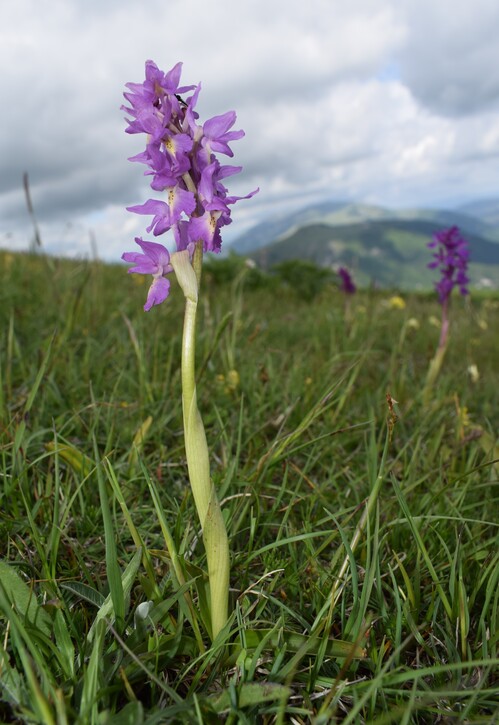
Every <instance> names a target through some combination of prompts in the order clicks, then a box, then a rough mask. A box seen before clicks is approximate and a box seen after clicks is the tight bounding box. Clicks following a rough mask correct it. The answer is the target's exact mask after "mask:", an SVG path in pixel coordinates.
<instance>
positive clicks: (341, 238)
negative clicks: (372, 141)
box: [235, 219, 499, 291]
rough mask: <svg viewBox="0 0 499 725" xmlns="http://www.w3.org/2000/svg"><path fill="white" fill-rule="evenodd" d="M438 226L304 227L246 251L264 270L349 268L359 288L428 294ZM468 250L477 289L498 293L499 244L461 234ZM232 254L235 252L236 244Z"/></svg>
mask: <svg viewBox="0 0 499 725" xmlns="http://www.w3.org/2000/svg"><path fill="white" fill-rule="evenodd" d="M441 228H442V227H441V226H439V225H438V224H437V223H436V222H433V221H429V220H420V219H369V220H363V221H358V222H350V223H347V224H340V223H335V224H334V225H330V224H328V223H326V222H320V223H319V222H315V223H306V224H304V225H303V226H300V227H298V228H294V229H292V230H291V232H289V233H287V234H286V235H284V236H283V237H281V238H278V239H277V240H276V241H273V242H272V243H271V244H267V245H264V246H261V247H259V248H258V249H254V250H252V251H249V252H248V254H249V255H250V256H251V257H252V258H253V259H254V260H255V261H256V262H257V263H258V264H259V265H261V266H262V267H265V268H271V267H272V266H273V265H275V264H279V263H281V262H283V261H284V260H290V259H307V260H309V261H311V262H314V263H315V264H317V265H318V266H321V267H326V268H328V267H329V268H331V267H337V266H338V265H346V266H348V267H349V268H350V269H351V270H352V271H353V273H354V276H355V278H356V279H357V280H358V281H359V283H360V284H362V285H363V286H368V285H376V286H379V287H383V288H385V289H390V288H393V287H397V288H399V289H404V290H408V291H410V290H415V289H416V290H420V291H424V290H430V289H431V287H432V283H433V281H434V277H435V275H434V273H433V271H432V270H429V269H428V268H427V262H428V255H429V252H428V247H427V245H428V240H430V239H431V238H432V235H433V233H434V232H435V231H437V230H438V229H441ZM464 236H465V237H466V239H467V240H468V243H469V249H470V259H471V261H472V264H471V267H470V275H471V279H472V283H473V284H474V285H475V286H476V287H478V288H491V289H498V288H499V244H498V243H497V241H494V240H492V239H491V238H485V237H483V236H480V234H479V233H468V232H464ZM235 246H236V249H237V247H238V245H237V243H236V245H235Z"/></svg>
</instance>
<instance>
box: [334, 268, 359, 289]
mask: <svg viewBox="0 0 499 725" xmlns="http://www.w3.org/2000/svg"><path fill="white" fill-rule="evenodd" d="M338 275H339V277H340V279H341V284H340V290H341V291H342V292H343V293H344V294H346V295H353V294H354V293H355V292H356V291H357V288H356V286H355V283H354V281H353V279H352V275H351V274H350V272H349V271H348V269H347V268H346V267H340V268H339V269H338Z"/></svg>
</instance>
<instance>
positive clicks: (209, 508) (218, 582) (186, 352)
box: [171, 248, 230, 639]
mask: <svg viewBox="0 0 499 725" xmlns="http://www.w3.org/2000/svg"><path fill="white" fill-rule="evenodd" d="M200 256H201V250H200V249H199V248H198V249H197V250H196V253H195V255H194V266H195V267H196V271H195V270H194V268H193V265H191V262H190V259H189V253H188V252H187V251H183V252H175V253H174V254H172V256H171V263H172V266H173V269H174V271H175V274H176V276H177V280H178V282H179V284H180V286H181V288H182V291H183V293H184V296H185V316H184V332H183V338H182V410H183V417H184V434H185V452H186V457H187V468H188V471H189V480H190V484H191V488H192V494H193V497H194V503H195V505H196V509H197V512H198V516H199V520H200V522H201V528H202V530H203V541H204V546H205V550H206V559H207V563H208V578H209V582H210V605H211V627H212V637H213V639H215V637H216V636H217V634H218V633H219V632H220V630H221V629H222V628H223V627H224V626H225V624H226V622H227V618H228V595H229V566H230V565H229V542H228V538H227V531H226V528H225V522H224V519H223V515H222V510H221V508H220V504H219V501H218V498H217V494H216V491H215V487H214V485H213V482H212V480H211V478H210V463H209V452H208V444H207V441H206V434H205V430H204V426H203V421H202V419H201V415H200V413H199V410H198V406H197V395H196V374H195V353H196V312H197V303H198V290H199V278H200Z"/></svg>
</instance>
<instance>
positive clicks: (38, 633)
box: [0, 253, 499, 725]
mask: <svg viewBox="0 0 499 725" xmlns="http://www.w3.org/2000/svg"><path fill="white" fill-rule="evenodd" d="M250 279H251V270H249V269H248V270H244V269H240V270H239V272H238V274H237V275H235V276H234V277H233V278H230V279H227V280H226V281H225V282H220V281H217V276H216V274H214V273H212V272H210V267H209V268H208V270H207V272H206V274H205V275H204V279H203V285H202V299H201V302H200V311H199V319H198V341H197V360H198V377H199V382H198V395H199V401H198V403H199V407H200V410H201V412H202V416H203V419H204V423H205V426H206V431H207V438H208V444H209V447H210V450H211V466H212V477H213V480H214V482H215V485H216V487H217V490H218V492H219V495H220V498H221V499H222V501H223V510H224V515H225V518H226V522H227V528H228V532H229V539H230V548H231V557H232V561H231V595H230V596H231V610H232V615H231V620H230V624H229V627H228V628H227V631H224V632H223V633H222V635H220V636H219V637H218V638H217V640H216V641H215V642H214V643H210V639H209V636H208V632H207V630H206V627H205V617H204V615H203V611H204V610H205V608H206V573H205V571H204V569H205V563H206V562H205V559H204V554H203V547H202V546H201V545H200V543H199V539H200V532H199V531H198V524H197V519H196V515H195V510H194V505H193V501H192V497H191V494H190V490H189V486H188V482H187V473H186V464H185V452H184V447H183V435H182V410H181V398H180V347H181V328H182V317H183V298H182V295H181V294H180V291H179V290H178V288H177V287H176V285H175V284H174V283H173V284H172V292H171V295H170V298H169V299H168V300H167V301H166V303H165V304H163V305H161V306H160V307H156V308H153V309H152V310H151V311H150V312H149V313H144V312H143V310H142V305H143V304H144V301H145V297H146V293H147V284H148V280H144V279H143V278H142V277H139V276H136V277H134V276H127V274H126V270H125V268H124V267H123V266H119V265H116V266H111V265H104V264H100V263H98V262H90V261H80V262H75V261H68V260H61V259H52V258H49V257H45V256H36V255H13V254H10V253H2V254H0V280H1V287H0V295H1V305H0V318H1V328H0V329H1V342H0V420H1V429H0V435H1V438H0V444H1V446H0V451H1V457H0V465H1V476H2V483H1V486H0V501H1V505H0V551H1V559H0V721H1V722H5V723H25V722H26V723H38V722H43V723H54V725H55V724H56V723H57V725H59V724H60V723H62V724H64V723H78V724H81V725H84V724H86V723H92V724H93V723H95V724H97V723H99V724H100V725H106V724H107V725H120V724H121V723H134V725H141V724H142V725H145V724H148V725H153V724H154V723H167V722H168V723H193V722H198V723H217V722H228V723H285V722H294V723H309V722H311V723H315V724H316V725H322V724H325V723H336V722H338V723H340V722H341V723H364V722H365V723H368V722H369V723H377V724H378V725H381V724H382V723H390V722H400V723H413V722H414V723H436V722H442V723H453V722H463V723H490V722H494V721H495V720H494V718H497V717H498V699H497V692H498V686H499V682H498V678H497V671H498V665H499V655H498V630H499V626H498V625H499V553H498V547H497V543H498V518H497V511H498V502H499V495H498V493H499V492H498V472H499V444H498V441H497V431H498V428H499V386H498V385H497V370H498V362H499V354H498V344H497V343H498V337H497V330H498V329H499V324H498V323H499V298H498V296H497V295H496V294H493V293H490V292H487V293H486V292H483V291H482V292H477V291H476V290H472V292H471V295H470V296H469V297H468V298H464V299H463V298H459V297H457V296H456V297H453V299H452V305H451V332H450V343H449V347H448V349H447V353H446V358H445V360H444V364H443V367H442V370H441V372H440V375H439V377H438V379H437V381H436V383H435V384H434V386H433V388H432V389H431V391H430V394H429V395H426V396H423V389H424V385H425V378H426V373H427V370H428V366H429V363H430V360H431V358H432V356H433V354H434V352H435V349H436V346H437V342H438V337H439V327H438V325H439V319H440V308H439V305H438V302H437V299H436V297H435V295H434V294H433V293H415V292H412V293H401V294H400V293H398V292H397V291H396V290H375V289H365V290H361V291H359V292H358V293H357V294H355V295H352V296H350V297H349V298H345V297H344V296H342V295H341V293H340V292H339V290H338V289H336V288H335V287H333V286H331V285H325V286H324V287H323V288H322V290H321V291H320V293H319V294H317V295H316V296H315V298H313V299H311V300H304V299H303V298H301V297H300V295H299V294H298V293H297V291H296V289H293V288H292V287H290V286H286V285H285V284H283V283H282V282H281V281H280V280H279V279H277V278H276V279H274V280H273V282H272V283H269V282H268V281H267V282H266V283H265V284H263V283H262V284H261V285H258V284H257V283H253V284H250ZM168 532H169V534H168ZM167 535H171V537H172V540H173V542H174V546H175V549H176V551H177V554H178V557H179V562H180V566H181V567H182V568H183V570H184V572H185V575H186V584H185V585H184V586H180V585H179V582H178V581H177V580H176V578H175V576H174V574H173V570H172V562H171V559H170V557H169V555H168V554H167V549H166V546H165V536H167ZM120 591H121V595H120V596H121V600H120V597H119V596H118V595H117V592H118V593H119V592H120ZM187 596H190V598H191V599H190V600H192V602H193V604H194V610H191V609H190V608H189V607H188V605H187V604H186V602H188V601H190V600H188V599H187V598H186V597H187ZM119 601H121V602H122V607H123V609H122V611H121V612H118V611H117V602H119ZM148 602H149V604H147V603H148ZM193 611H199V612H200V613H201V614H200V615H199V617H198V618H197V619H196V614H193ZM197 633H198V634H197ZM200 640H201V644H200Z"/></svg>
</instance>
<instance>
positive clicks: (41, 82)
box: [0, 0, 499, 261]
mask: <svg viewBox="0 0 499 725" xmlns="http://www.w3.org/2000/svg"><path fill="white" fill-rule="evenodd" d="M498 37H499V2H497V0H348V2H346V0H307V1H306V2H297V3H293V2H290V0H238V1H237V2H232V3H230V2H227V0H224V1H223V2H222V0H212V1H211V2H207V1H206V0H143V2H137V1H136V0H133V1H132V0H0V66H1V68H2V69H3V71H2V77H3V83H2V100H3V104H4V106H3V111H2V120H1V126H0V128H1V133H0V246H1V247H4V248H11V249H22V248H26V247H27V246H28V245H29V243H30V240H31V239H32V228H31V225H30V220H29V216H28V213H27V210H26V203H25V198H24V191H23V185H22V178H23V173H24V172H28V173H29V179H30V186H31V196H32V200H33V204H34V207H35V211H36V215H37V217H38V221H39V225H40V230H41V235H42V238H43V241H44V245H45V247H46V248H47V249H49V250H50V251H52V252H55V253H62V254H66V255H69V256H89V255H90V254H91V243H90V240H91V239H92V238H93V239H94V240H95V242H96V245H97V249H98V253H99V255H100V256H101V257H102V258H104V259H107V260H110V261H113V260H115V261H116V260H118V259H119V257H120V256H121V253H122V252H123V251H126V250H130V249H132V248H133V246H134V243H133V238H134V236H136V235H141V234H143V233H144V227H145V225H146V223H147V219H146V218H144V217H140V216H138V215H133V214H130V213H128V212H126V211H125V210H124V207H125V206H127V205H131V204H138V203H142V202H143V201H145V200H146V199H147V198H150V196H151V193H150V190H149V187H148V182H147V179H145V178H144V177H143V176H142V170H143V167H141V166H139V165H137V164H131V163H129V162H128V161H127V157H129V156H132V155H133V154H135V153H137V152H138V151H140V150H141V149H142V146H143V138H141V137H140V136H130V135H128V134H125V133H124V127H125V124H124V120H123V113H122V111H120V105H121V103H122V92H123V90H124V85H125V83H126V82H128V81H138V82H140V81H142V80H143V75H144V62H145V60H146V59H148V58H151V59H153V60H154V61H155V62H156V63H157V64H158V65H159V67H160V68H162V69H163V70H165V71H166V70H169V69H170V68H171V67H172V66H173V65H174V64H175V63H176V62H177V61H179V60H181V61H183V63H184V66H183V76H182V82H183V83H185V84H195V83H198V82H199V81H201V82H202V87H203V90H202V93H201V97H200V102H199V104H198V110H199V111H200V113H201V121H202V120H204V119H206V118H208V117H210V116H213V115H216V114H220V113H223V112H225V111H227V110H232V109H234V110H236V111H237V115H238V120H237V123H236V126H235V128H243V129H244V130H245V131H246V137H245V138H244V139H243V140H241V141H238V142H235V143H234V144H233V148H234V151H235V159H234V160H235V162H236V163H238V164H242V165H243V166H244V171H243V173H242V174H240V175H239V176H238V177H234V178H233V179H230V180H229V181H228V184H227V185H228V186H229V187H230V193H235V194H241V193H243V194H244V193H246V192H248V191H250V190H251V189H253V188H254V187H255V186H259V187H260V189H261V191H260V194H259V195H258V196H256V197H254V198H253V199H250V200H248V201H242V202H240V203H239V204H238V205H237V206H236V207H235V209H234V213H233V218H234V223H233V224H232V225H231V227H229V228H228V229H227V232H226V235H225V237H224V238H225V239H226V242H227V243H230V241H231V239H233V238H235V236H237V234H238V233H241V232H242V231H245V230H246V229H247V228H248V227H249V226H250V225H251V224H252V223H255V222H257V221H260V220H261V219H262V218H264V217H265V215H269V214H273V213H275V212H276V211H279V212H284V211H285V210H286V209H288V208H292V209H293V210H296V209H297V208H299V207H301V206H305V205H306V204H308V203H310V202H313V201H316V200H325V199H353V200H357V201H362V202H368V203H375V204H381V205H385V206H396V207H414V206H447V207H450V206H453V205H457V204H459V203H462V202H465V201H468V200H474V199H479V198H486V197H494V196H496V195H497V194H498V189H499V158H498V157H499V41H498Z"/></svg>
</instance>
